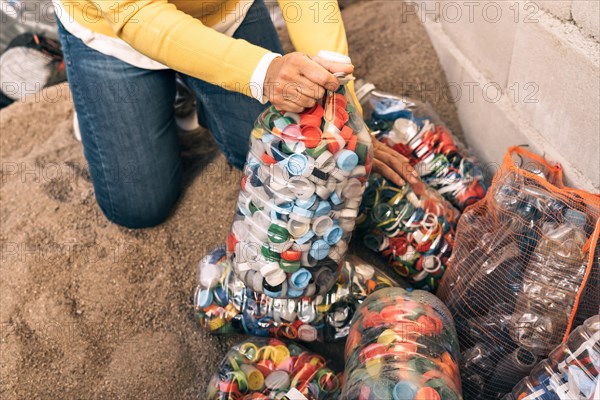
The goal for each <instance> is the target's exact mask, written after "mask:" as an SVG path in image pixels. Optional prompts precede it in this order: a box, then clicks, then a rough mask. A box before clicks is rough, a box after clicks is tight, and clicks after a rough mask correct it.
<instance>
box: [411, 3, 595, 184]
mask: <svg viewBox="0 0 600 400" xmlns="http://www.w3.org/2000/svg"><path fill="white" fill-rule="evenodd" d="M599 5H600V1H599V0H594V1H587V0H565V1H563V0H544V1H537V2H536V1H529V2H526V1H520V0H506V1H504V0H496V1H487V0H486V1H469V0H465V1H462V0H456V1H453V0H422V1H414V2H411V1H410V0H407V1H406V2H405V5H404V6H403V13H406V14H409V13H415V12H416V13H418V15H419V16H420V17H421V20H422V21H423V23H424V25H425V27H426V29H427V32H428V33H429V36H430V38H431V40H432V43H433V45H434V48H435V49H436V52H437V53H438V56H439V59H440V61H441V63H442V66H443V67H444V70H445V72H446V75H447V79H448V82H449V86H448V90H447V96H450V97H452V98H453V99H454V100H455V101H456V106H457V109H458V113H459V118H460V121H461V124H462V126H463V130H464V134H465V139H466V141H467V143H468V144H469V145H470V146H471V147H472V148H473V150H474V151H475V153H476V154H477V155H478V156H479V157H480V158H481V159H482V160H483V161H485V162H491V163H494V162H497V163H499V162H500V161H501V160H502V156H503V155H504V153H505V152H506V149H507V148H508V147H509V146H511V145H516V144H519V145H521V144H528V145H529V146H530V148H532V149H534V150H535V151H536V152H538V153H539V154H544V155H545V156H546V157H547V158H548V159H550V160H554V161H557V162H559V163H561V165H562V166H563V167H564V170H565V175H566V178H567V183H568V184H570V185H572V186H576V187H578V188H582V189H586V190H589V191H594V192H599V191H600V157H599V153H600V69H599V48H600V44H599V39H600V31H599V25H598V23H599V21H600V12H599Z"/></svg>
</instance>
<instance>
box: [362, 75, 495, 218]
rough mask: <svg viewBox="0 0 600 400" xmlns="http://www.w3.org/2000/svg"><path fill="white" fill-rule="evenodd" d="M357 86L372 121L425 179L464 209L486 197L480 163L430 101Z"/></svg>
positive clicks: (380, 134)
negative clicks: (442, 119)
mask: <svg viewBox="0 0 600 400" xmlns="http://www.w3.org/2000/svg"><path fill="white" fill-rule="evenodd" d="M357 86H358V87H359V88H358V90H357V97H358V99H359V101H360V103H361V105H362V108H363V115H364V118H365V122H366V123H367V126H368V127H369V128H370V129H371V130H372V131H374V132H376V133H377V137H378V139H379V140H380V141H381V142H383V143H385V144H386V145H388V146H389V147H391V148H393V149H394V150H396V151H397V152H398V153H400V154H402V155H403V156H405V157H406V158H407V159H408V160H409V161H410V163H411V164H412V165H413V166H414V167H415V169H416V171H417V172H418V173H419V175H420V176H421V179H422V180H423V181H424V182H425V183H427V184H428V185H429V186H431V187H433V188H434V189H436V190H437V191H438V192H439V193H440V194H441V195H442V196H444V198H446V199H447V200H448V201H450V202H451V203H452V204H453V205H454V206H455V207H456V208H458V209H459V210H460V211H462V210H464V209H465V208H466V207H467V206H469V205H471V204H474V203H475V202H477V201H478V200H480V199H482V198H483V197H484V196H485V192H486V185H485V182H484V176H483V172H482V169H481V167H480V165H479V164H478V162H477V161H476V160H475V159H474V158H473V157H471V156H470V155H469V154H468V152H467V150H466V148H465V147H464V146H463V145H462V144H461V143H460V141H459V140H458V139H457V138H456V137H455V136H454V135H452V133H451V132H450V130H449V129H448V128H446V126H445V125H444V124H443V123H442V122H441V121H440V118H439V117H438V116H437V114H436V113H435V111H434V110H433V108H432V107H431V106H430V105H429V104H428V103H423V102H420V101H417V100H414V99H410V98H401V97H398V96H394V95H392V94H389V93H385V92H381V91H378V90H376V89H375V86H374V85H373V84H370V83H364V84H361V82H359V84H357Z"/></svg>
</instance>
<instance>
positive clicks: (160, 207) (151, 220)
mask: <svg viewBox="0 0 600 400" xmlns="http://www.w3.org/2000/svg"><path fill="white" fill-rule="evenodd" d="M180 194H181V187H178V188H173V190H163V191H159V192H156V191H155V192H153V193H152V194H151V195H149V196H147V197H146V199H143V200H142V201H138V202H131V201H126V202H123V203H122V204H114V202H112V203H111V204H107V202H106V201H105V200H102V199H100V198H99V197H96V199H97V201H98V204H99V205H100V208H101V209H102V212H103V213H104V215H105V216H106V218H107V219H108V220H109V221H111V222H113V223H115V224H117V225H121V226H123V227H125V228H130V229H141V228H152V227H154V226H157V225H160V224H161V223H163V222H164V221H165V220H166V219H167V218H168V217H169V215H171V211H172V210H173V208H174V207H175V204H176V203H177V200H178V199H179V196H180Z"/></svg>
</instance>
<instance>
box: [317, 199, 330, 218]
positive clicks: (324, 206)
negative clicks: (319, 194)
mask: <svg viewBox="0 0 600 400" xmlns="http://www.w3.org/2000/svg"><path fill="white" fill-rule="evenodd" d="M329 211H331V204H329V202H328V201H327V200H321V201H320V202H319V205H318V206H317V209H316V210H315V217H321V216H323V215H327V214H329Z"/></svg>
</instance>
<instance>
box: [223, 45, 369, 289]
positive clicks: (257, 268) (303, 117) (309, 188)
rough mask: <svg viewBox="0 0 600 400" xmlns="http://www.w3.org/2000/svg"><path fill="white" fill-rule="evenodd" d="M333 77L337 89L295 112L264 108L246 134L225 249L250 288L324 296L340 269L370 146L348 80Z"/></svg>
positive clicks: (325, 55)
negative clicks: (247, 145) (245, 152)
mask: <svg viewBox="0 0 600 400" xmlns="http://www.w3.org/2000/svg"><path fill="white" fill-rule="evenodd" d="M319 55H320V56H322V57H328V55H329V56H331V54H329V53H327V54H322V53H319ZM335 57H338V58H339V57H342V59H344V57H343V56H339V55H337V56H335ZM347 62H349V59H347ZM338 79H339V81H340V87H339V89H338V90H337V91H336V92H333V91H327V93H326V95H325V97H324V98H323V100H322V101H320V102H318V104H316V105H315V106H314V107H313V108H311V109H307V110H305V111H303V112H302V113H300V114H295V113H290V112H286V113H282V112H280V111H278V110H277V109H275V108H274V107H269V108H268V109H267V110H265V112H264V113H262V114H261V115H260V116H259V118H258V120H257V121H256V124H255V127H254V129H253V131H252V133H251V135H250V151H249V153H248V157H247V161H246V165H245V166H244V178H243V179H242V182H241V191H240V194H239V198H238V204H237V212H236V214H235V217H234V220H233V224H232V228H231V232H230V234H229V236H228V240H227V246H228V253H229V255H230V260H231V264H232V267H233V270H234V272H235V273H236V274H237V275H238V277H239V278H240V279H241V280H242V281H243V282H244V283H245V284H246V286H248V287H249V288H251V289H252V290H254V291H255V292H259V293H265V294H267V295H268V296H270V297H275V298H300V297H304V296H308V297H311V296H314V295H315V294H325V293H327V292H328V291H329V290H330V289H331V288H332V287H333V286H334V285H335V283H336V280H337V277H338V275H339V273H340V268H341V265H342V261H343V258H344V256H345V254H346V251H347V249H348V243H349V240H350V237H351V235H352V231H353V229H354V224H355V220H356V217H357V215H358V208H359V206H360V202H361V198H362V195H363V192H364V187H365V181H366V178H367V176H368V174H369V172H370V169H371V160H372V157H373V144H372V139H371V136H370V135H369V132H368V130H367V128H366V126H365V124H364V121H363V120H362V117H361V115H360V112H359V111H358V106H357V105H356V104H355V103H354V100H353V97H352V95H351V93H350V90H349V89H348V87H347V84H348V83H350V82H351V79H352V78H351V77H347V76H346V77H342V76H339V77H338Z"/></svg>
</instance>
